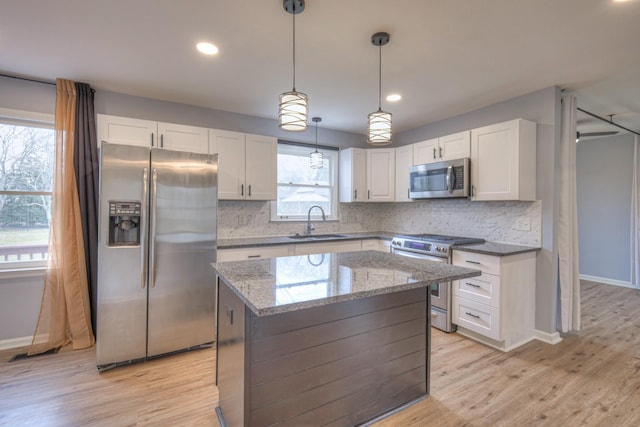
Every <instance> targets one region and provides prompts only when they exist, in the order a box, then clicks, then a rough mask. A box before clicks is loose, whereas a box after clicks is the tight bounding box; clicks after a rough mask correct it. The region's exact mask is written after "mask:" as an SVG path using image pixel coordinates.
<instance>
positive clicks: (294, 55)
mask: <svg viewBox="0 0 640 427" xmlns="http://www.w3.org/2000/svg"><path fill="white" fill-rule="evenodd" d="M291 7H292V8H293V13H292V15H293V91H294V92H295V91H296V2H295V1H294V2H293V3H292V6H291Z"/></svg>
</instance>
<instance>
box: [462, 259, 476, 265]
mask: <svg viewBox="0 0 640 427" xmlns="http://www.w3.org/2000/svg"><path fill="white" fill-rule="evenodd" d="M464 262H468V263H469V264H478V265H479V264H480V263H479V262H478V261H469V260H468V259H467V260H465V261H464Z"/></svg>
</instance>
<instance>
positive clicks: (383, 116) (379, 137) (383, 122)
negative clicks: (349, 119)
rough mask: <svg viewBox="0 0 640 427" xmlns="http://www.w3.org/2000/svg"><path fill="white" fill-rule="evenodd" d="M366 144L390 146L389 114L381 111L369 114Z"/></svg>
mask: <svg viewBox="0 0 640 427" xmlns="http://www.w3.org/2000/svg"><path fill="white" fill-rule="evenodd" d="M367 142H368V143H369V144H371V145H387V144H391V113H387V112H386V111H382V109H381V108H379V109H378V111H376V112H375V113H371V114H369V132H368V138H367Z"/></svg>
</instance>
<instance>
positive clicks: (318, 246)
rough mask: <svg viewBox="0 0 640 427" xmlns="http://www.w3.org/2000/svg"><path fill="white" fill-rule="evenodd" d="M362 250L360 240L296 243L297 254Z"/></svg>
mask: <svg viewBox="0 0 640 427" xmlns="http://www.w3.org/2000/svg"><path fill="white" fill-rule="evenodd" d="M361 250H362V243H361V241H360V240H349V241H346V242H345V241H342V242H319V243H299V244H296V245H294V254H295V255H310V254H331V253H337V252H358V251H361Z"/></svg>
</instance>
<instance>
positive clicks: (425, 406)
mask: <svg viewBox="0 0 640 427" xmlns="http://www.w3.org/2000/svg"><path fill="white" fill-rule="evenodd" d="M582 295H583V298H582V313H583V315H582V323H583V327H582V330H581V331H580V332H577V333H572V334H566V335H564V336H563V341H562V342H561V343H559V344H557V345H555V346H553V345H549V344H545V343H542V342H538V341H534V342H530V343H528V344H526V345H525V346H523V347H520V348H519V349H517V350H515V351H512V352H510V353H506V354H505V353H502V352H500V351H497V350H493V349H491V348H489V347H486V346H483V345H481V344H478V343H475V342H473V341H471V340H469V339H467V338H464V337H461V336H459V335H457V334H445V333H443V332H440V331H438V330H435V329H434V330H432V362H431V369H432V383H431V396H430V397H428V398H427V399H425V400H423V401H421V402H418V403H416V404H414V405H412V406H410V407H409V408H406V409H404V410H403V411H401V412H399V413H397V414H395V415H393V416H391V417H389V418H386V419H384V420H381V421H379V422H378V423H376V427H391V426H393V427H398V426H407V427H418V426H420V427H425V426H426V427H429V426H437V427H459V426H478V427H484V426H487V427H488V426H491V427H493V426H518V427H520V426H545V427H546V426H549V427H556V426H561V427H573V426H607V427H619V426H622V427H627V426H629V427H632V426H633V427H635V426H638V425H640V291H638V290H634V289H626V288H622V287H617V286H611V285H603V284H596V283H592V282H583V283H582ZM20 352H21V350H20V349H17V350H16V349H14V350H10V351H9V350H6V351H1V352H0V426H51V427H58V426H100V427H102V426H109V427H111V426H116V427H119V426H169V425H170V426H218V423H217V420H216V419H215V414H214V407H215V405H216V403H217V400H218V396H217V389H216V387H215V385H214V375H215V351H214V350H212V349H205V350H198V351H193V352H190V353H184V354H178V355H174V356H171V357H167V358H162V359H157V360H153V361H150V362H146V363H142V364H137V365H132V366H128V367H122V368H117V369H114V370H112V371H107V372H104V373H102V374H99V373H98V371H97V369H96V367H95V363H96V360H95V351H94V350H93V349H88V350H80V351H71V350H68V349H62V350H61V351H60V352H59V353H58V354H55V355H48V356H42V357H36V358H30V359H26V360H19V361H16V362H11V363H8V360H9V358H10V357H11V356H12V355H14V354H16V353H20Z"/></svg>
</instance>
